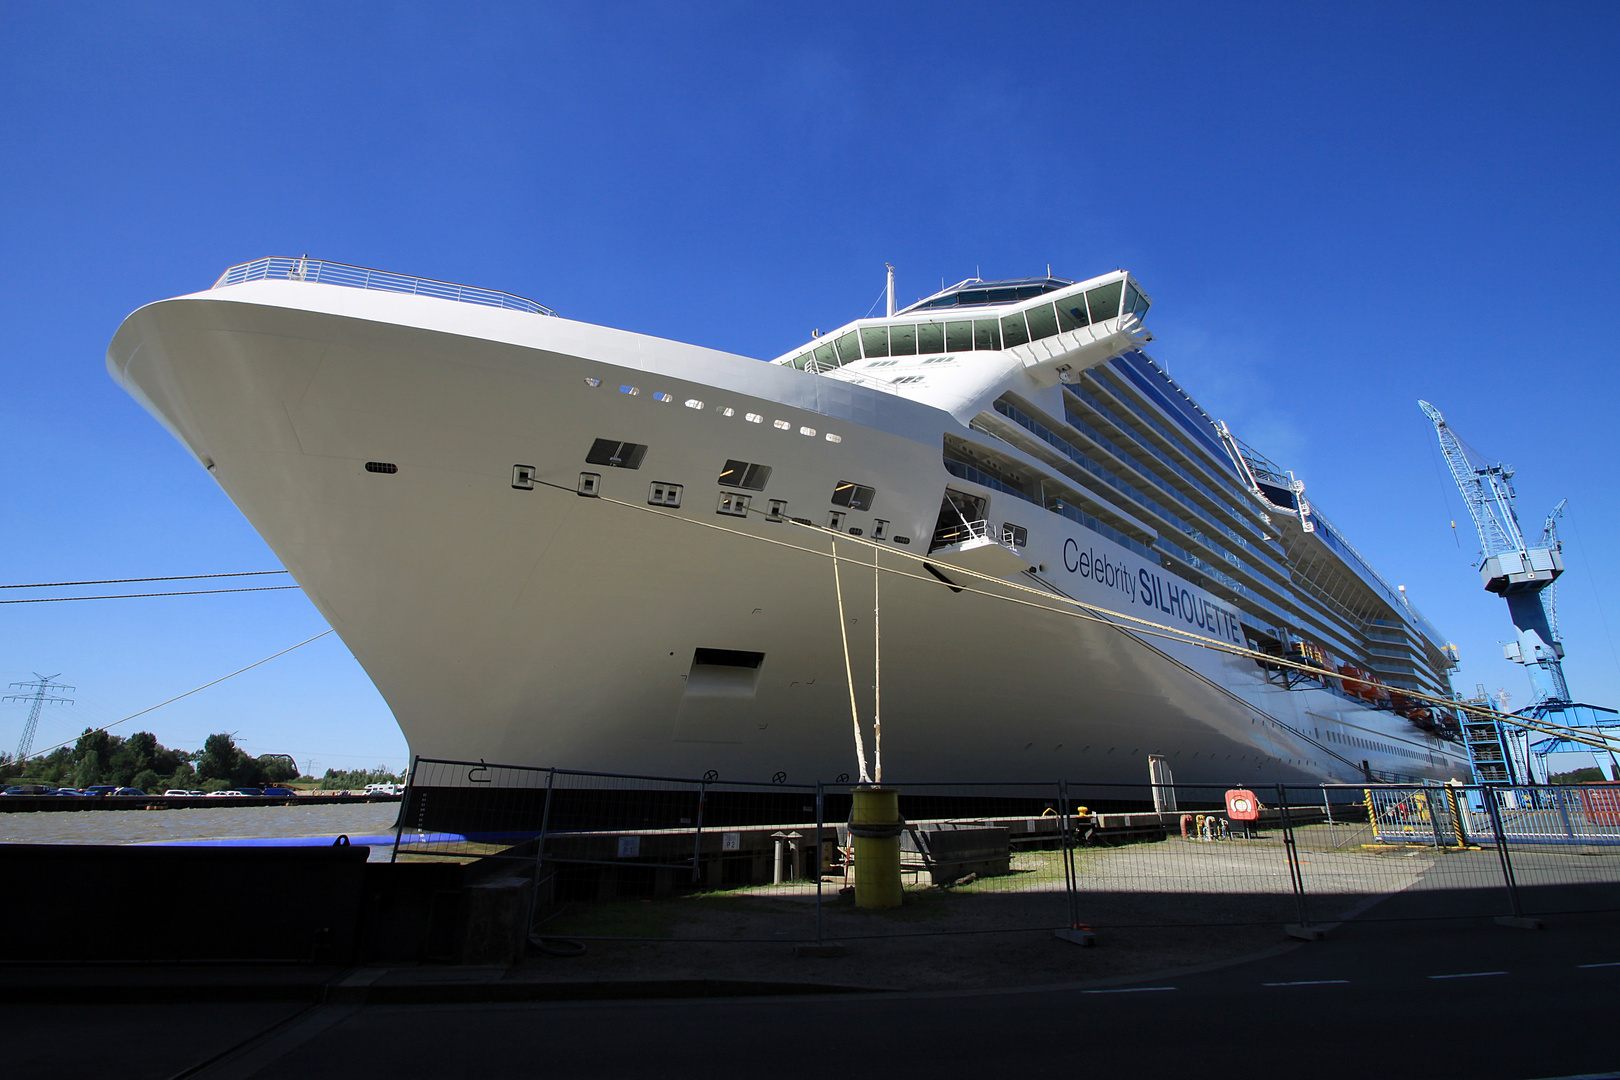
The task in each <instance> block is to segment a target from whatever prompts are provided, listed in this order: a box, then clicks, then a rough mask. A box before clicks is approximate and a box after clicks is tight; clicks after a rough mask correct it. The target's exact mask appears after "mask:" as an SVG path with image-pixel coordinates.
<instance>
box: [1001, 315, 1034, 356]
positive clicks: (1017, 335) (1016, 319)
mask: <svg viewBox="0 0 1620 1080" xmlns="http://www.w3.org/2000/svg"><path fill="white" fill-rule="evenodd" d="M1001 340H1002V343H1003V344H1004V345H1005V346H1006V347H1007V348H1009V349H1010V348H1012V347H1013V346H1014V345H1022V344H1024V342H1026V341H1028V340H1029V328H1028V327H1027V326H1025V325H1024V313H1023V312H1022V311H1015V312H1013V313H1012V314H1011V315H1004V316H1002V319H1001Z"/></svg>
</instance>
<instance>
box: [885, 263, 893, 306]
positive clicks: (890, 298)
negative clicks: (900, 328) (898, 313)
mask: <svg viewBox="0 0 1620 1080" xmlns="http://www.w3.org/2000/svg"><path fill="white" fill-rule="evenodd" d="M883 265H884V266H888V267H889V310H888V316H889V318H891V319H892V318H894V267H893V266H890V264H888V263H884V264H883Z"/></svg>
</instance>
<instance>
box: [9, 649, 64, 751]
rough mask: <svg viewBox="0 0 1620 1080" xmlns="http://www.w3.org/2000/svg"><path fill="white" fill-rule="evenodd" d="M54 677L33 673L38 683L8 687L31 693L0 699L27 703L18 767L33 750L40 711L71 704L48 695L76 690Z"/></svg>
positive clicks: (60, 698)
mask: <svg viewBox="0 0 1620 1080" xmlns="http://www.w3.org/2000/svg"><path fill="white" fill-rule="evenodd" d="M60 674H61V672H60V671H59V672H57V673H56V675H60ZM56 675H41V674H40V673H39V672H37V671H36V672H34V678H36V679H38V680H39V681H38V682H14V683H12V684H11V687H10V689H12V690H30V691H33V692H32V693H27V694H7V695H6V696H5V697H4V698H3V699H0V700H4V701H26V702H28V722H27V723H26V724H24V725H23V733H22V738H21V739H19V740H17V764H19V765H21V764H22V763H23V762H24V761H27V760H28V752H29V751H30V750H32V749H33V748H34V731H35V729H36V728H38V727H39V711H40V709H41V708H42V707H44V706H46V705H71V704H73V699H72V698H65V697H56V696H54V695H52V694H51V693H50V691H52V690H76V689H78V688H77V687H74V686H65V685H63V684H62V683H59V682H56V681H54V680H55V679H56Z"/></svg>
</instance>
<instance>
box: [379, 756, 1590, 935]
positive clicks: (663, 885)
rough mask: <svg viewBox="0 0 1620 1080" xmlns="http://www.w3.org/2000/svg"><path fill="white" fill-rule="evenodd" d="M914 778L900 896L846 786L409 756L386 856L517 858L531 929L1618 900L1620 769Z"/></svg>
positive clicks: (1089, 920)
mask: <svg viewBox="0 0 1620 1080" xmlns="http://www.w3.org/2000/svg"><path fill="white" fill-rule="evenodd" d="M1156 779H1158V781H1159V782H1157V783H1143V784H1097V783H1086V782H1080V781H1064V780H1054V781H1051V782H1047V783H992V782H985V783H948V784H923V783H902V784H891V785H886V786H888V787H892V788H895V789H897V790H898V792H899V804H900V812H901V817H902V818H903V819H904V824H903V829H902V832H901V874H902V882H903V903H902V905H901V906H900V907H899V908H897V909H891V910H887V911H878V912H874V911H868V910H864V909H860V908H857V907H856V906H855V903H854V897H853V893H854V885H855V883H856V882H857V881H858V880H859V876H860V872H861V867H860V865H859V861H858V860H857V859H856V858H855V855H854V851H855V847H854V844H853V841H852V840H851V837H850V831H849V828H848V825H847V822H848V820H849V817H850V810H851V788H850V786H849V785H848V783H847V782H845V783H839V784H828V783H818V784H788V783H785V782H783V783H750V782H738V781H722V780H720V779H719V778H717V777H715V776H713V775H711V776H709V777H706V778H697V779H691V778H672V777H651V776H628V775H610V774H603V773H587V772H579V771H572V770H566V769H547V768H533V767H523V766H511V765H491V764H486V763H484V762H465V761H445V760H437V759H421V758H419V759H417V760H416V761H414V762H413V765H412V769H411V777H410V783H409V786H408V788H407V790H406V793H405V798H404V801H403V804H402V807H401V815H400V821H399V826H398V828H397V830H396V835H395V844H394V850H393V852H392V853H391V857H392V858H393V859H394V860H403V861H436V860H447V859H451V860H457V861H460V862H463V863H472V862H478V863H480V864H482V865H485V866H496V867H505V868H506V870H505V872H506V873H507V874H508V875H510V876H520V877H522V878H523V879H525V880H526V881H527V882H529V883H530V885H531V891H530V894H529V895H530V910H531V919H530V925H531V929H533V930H537V931H538V932H540V933H543V934H546V935H559V936H563V937H567V938H572V939H581V940H621V941H649V940H659V941H664V940H681V941H690V942H719V941H726V942H778V943H780V942H785V941H791V942H795V943H799V942H827V941H833V940H836V941H846V940H851V939H858V938H870V937H898V936H908V935H911V936H921V935H945V934H965V933H997V932H1014V931H1038V930H1044V931H1048V932H1051V931H1058V932H1061V933H1062V934H1063V935H1064V936H1068V937H1071V938H1074V939H1079V938H1082V937H1083V936H1084V935H1085V934H1086V933H1096V932H1106V931H1107V930H1108V929H1111V928H1120V929H1123V928H1147V927H1182V928H1194V927H1211V926H1263V925H1276V926H1288V927H1291V928H1296V929H1294V930H1293V931H1291V932H1296V933H1303V934H1305V935H1306V936H1309V935H1310V934H1312V933H1314V930H1313V928H1315V927H1319V926H1321V925H1322V924H1331V923H1337V922H1343V921H1348V920H1397V919H1400V920H1404V919H1456V918H1486V917H1498V918H1518V919H1523V918H1529V917H1532V916H1536V915H1545V914H1553V913H1563V912H1573V911H1601V910H1616V909H1620V785H1586V786H1570V787H1534V788H1525V787H1511V788H1510V787H1493V786H1454V785H1392V784H1374V785H1355V786H1348V785H1323V786H1320V787H1302V786H1272V787H1262V788H1252V789H1250V788H1244V787H1241V786H1232V787H1228V786H1226V785H1199V784H1180V783H1174V782H1173V781H1170V780H1168V779H1167V778H1166V777H1157V778H1156Z"/></svg>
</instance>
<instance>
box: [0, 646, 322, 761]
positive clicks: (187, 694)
mask: <svg viewBox="0 0 1620 1080" xmlns="http://www.w3.org/2000/svg"><path fill="white" fill-rule="evenodd" d="M330 633H332V630H330V629H327V630H322V631H321V632H320V633H318V634H316V635H315V636H314V637H309V638H305V639H304V640H303V641H300V642H299V643H298V644H296V645H289V646H287V647H286V648H285V649H282V650H281V651H280V652H278V653H271V654H270V655H269V656H267V657H265V658H264V659H263V660H255V661H254V662H253V663H251V664H249V665H248V666H247V667H241V668H237V669H236V670H235V671H233V672H231V673H230V674H229V675H221V676H220V677H219V678H217V679H215V680H214V681H213V682H205V683H203V684H202V685H201V686H198V687H194V688H193V689H190V690H187V691H186V692H185V693H183V694H176V695H175V696H174V697H172V698H170V699H169V700H168V701H160V702H158V703H157V704H156V705H152V706H150V707H148V708H145V709H142V710H141V711H140V712H133V713H130V714H129V715H128V716H126V717H124V718H123V719H122V720H114V721H113V722H112V723H110V724H103V725H101V726H100V727H98V728H91V729H90V731H106V730H107V729H109V728H115V727H117V726H118V725H119V724H123V723H127V722H128V721H130V720H133V719H135V718H136V717H137V716H145V715H146V714H147V713H149V712H155V711H156V710H158V709H161V708H163V706H165V705H173V704H174V703H175V702H177V701H179V700H180V699H181V698H188V697H190V696H191V695H192V694H195V693H198V692H199V691H202V690H206V689H208V688H209V687H210V686H218V685H219V684H220V683H222V682H224V681H225V680H226V679H234V678H236V676H238V675H240V674H242V673H243V672H244V671H252V670H253V669H254V668H256V667H258V666H259V665H261V664H268V663H269V662H270V661H272V660H274V659H275V658H276V657H278V656H286V655H287V654H288V653H290V652H292V651H293V650H294V649H302V648H303V647H304V646H305V645H308V644H309V643H310V642H312V641H319V640H320V639H321V638H323V637H325V636H326V635H327V634H330ZM89 733H90V732H86V733H85V734H89ZM82 738H84V735H80V736H79V737H78V738H76V739H69V740H68V741H67V742H60V743H57V744H56V745H55V746H51V747H47V748H46V749H44V750H41V751H40V752H39V753H37V754H34V755H32V756H34V757H44V756H45V755H46V754H49V753H51V752H52V751H53V750H60V749H62V747H64V746H72V745H73V744H74V743H76V742H78V741H79V739H82ZM22 760H23V759H22V755H20V754H19V755H18V757H17V761H18V763H19V764H21V762H22Z"/></svg>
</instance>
